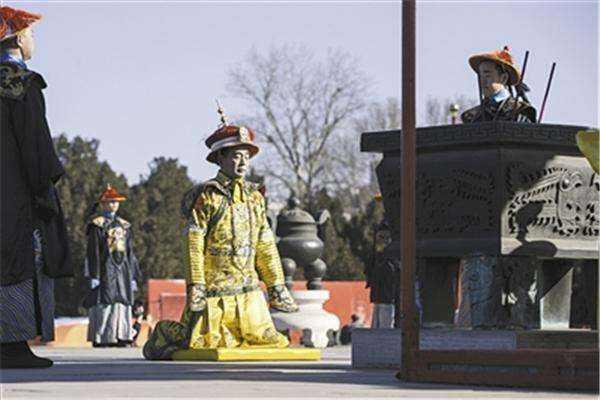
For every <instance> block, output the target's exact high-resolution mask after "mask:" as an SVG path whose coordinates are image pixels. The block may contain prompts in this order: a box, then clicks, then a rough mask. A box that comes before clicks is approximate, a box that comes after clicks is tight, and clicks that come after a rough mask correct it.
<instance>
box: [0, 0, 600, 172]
mask: <svg viewBox="0 0 600 400" xmlns="http://www.w3.org/2000/svg"><path fill="white" fill-rule="evenodd" d="M4 4H6V5H10V6H14V7H19V8H25V9H28V10H30V11H34V12H39V13H41V14H43V15H44V17H45V18H44V20H43V21H42V22H41V23H40V24H39V25H38V26H37V27H36V30H35V36H36V45H37V51H36V54H35V56H34V59H33V60H32V61H31V62H30V67H31V68H32V69H35V70H37V71H39V72H41V73H42V74H43V75H44V76H45V78H46V80H47V82H48V84H49V87H48V89H47V90H46V98H47V103H48V120H49V123H50V126H51V128H52V130H53V132H54V134H59V133H62V132H65V133H67V134H68V135H69V136H74V135H81V136H84V137H95V138H98V139H100V141H101V147H100V153H101V157H102V158H103V159H106V160H108V161H109V162H110V164H111V166H112V167H113V168H114V169H115V170H117V171H118V172H122V173H124V174H125V175H126V176H127V177H128V179H129V180H130V183H134V182H137V181H138V179H139V176H140V174H147V173H148V163H149V162H150V161H151V159H152V158H153V157H155V156H167V157H177V158H179V160H180V161H181V162H182V163H183V164H185V165H187V166H188V167H189V169H190V175H191V176H192V177H193V178H194V179H196V180H203V179H207V178H209V177H210V176H211V175H213V174H214V172H215V169H214V168H213V167H212V166H209V165H207V163H206V162H205V161H204V158H205V156H206V149H205V148H204V143H203V142H204V139H205V138H206V136H207V135H208V134H210V133H211V132H212V131H213V130H214V129H215V128H216V126H217V122H218V120H217V116H216V113H215V106H214V99H215V98H219V99H221V101H222V102H223V103H224V104H225V106H226V110H227V111H228V114H231V115H232V116H234V115H236V114H244V113H245V111H246V110H245V107H246V105H245V104H244V103H242V102H241V101H239V100H238V99H235V98H232V97H230V96H228V95H227V91H226V87H225V83H226V81H227V69H228V68H229V67H230V66H231V65H233V64H234V63H236V62H240V61H242V60H243V59H244V57H245V55H246V53H247V52H248V50H249V49H250V48H251V47H252V46H255V47H257V48H258V49H259V50H265V51H266V50H267V49H268V48H269V47H270V46H271V45H278V44H284V43H298V44H305V45H307V46H308V47H310V48H312V49H314V51H315V52H316V53H317V55H324V54H325V53H326V51H327V49H328V48H332V47H333V48H336V47H339V48H342V49H344V50H346V51H348V52H350V53H351V54H353V55H355V56H357V57H358V58H359V60H360V65H359V67H360V68H362V69H363V70H364V71H365V72H366V73H367V74H369V75H370V76H371V77H372V78H373V79H374V82H375V86H374V87H373V98H372V100H375V101H381V100H384V99H385V98H386V97H389V96H399V93H400V81H401V75H400V72H401V71H400V65H401V59H400V54H401V48H400V46H401V36H400V32H401V29H400V21H401V11H400V10H401V4H400V3H399V2H368V3H367V2H285V3H284V2H269V3H266V2H262V3H257V2H250V1H244V2H236V3H231V2H229V3H228V2H224V1H223V2H218V3H216V2H143V1H140V2H131V1H129V2H119V1H112V2H104V1H94V2H85V1H58V2H56V1H43V2H41V1H40V2H33V1H30V2H18V1H4ZM417 18H418V20H417V29H418V33H417V35H418V36H417V41H418V43H417V45H418V51H417V53H418V60H417V63H418V65H417V79H418V81H417V92H418V99H417V113H418V114H419V123H421V124H422V121H423V120H422V116H423V115H422V112H423V110H424V103H425V101H426V99H427V98H428V97H438V98H446V97H450V96H453V95H457V94H466V95H469V96H473V97H475V96H476V90H477V87H476V80H475V75H474V73H473V72H472V71H471V70H470V69H469V67H468V65H467V58H468V57H469V56H470V55H471V54H474V53H479V52H483V51H488V50H493V49H497V48H500V47H502V46H503V45H505V44H509V45H510V46H511V48H512V51H513V54H514V55H515V56H516V58H517V61H518V63H519V65H520V64H521V62H522V57H523V55H524V53H525V50H527V49H529V50H530V51H531V55H530V63H529V65H528V68H527V77H526V82H527V83H528V84H529V85H530V86H531V87H532V89H533V92H532V93H531V95H530V99H531V100H532V102H533V103H534V105H535V106H537V107H539V105H540V103H541V100H542V97H543V92H544V89H545V85H546V79H547V76H548V73H549V70H550V65H551V63H552V62H553V61H556V62H557V64H558V65H557V70H556V75H555V78H554V82H553V87H552V92H551V96H550V100H549V104H548V106H547V109H546V113H545V116H544V120H545V122H549V123H551V122H554V123H572V124H581V125H591V126H598V91H599V88H598V85H599V80H598V2H596V1H594V2H576V1H568V2H567V1H564V2H550V1H544V2H523V1H521V2H514V1H513V2H506V1H504V2H474V1H468V2H466V1H463V2H452V1H444V2H433V1H428V2H419V3H418V9H417ZM259 134H260V132H259ZM347 134H351V135H356V140H357V141H358V140H359V134H360V132H348V133H347Z"/></svg>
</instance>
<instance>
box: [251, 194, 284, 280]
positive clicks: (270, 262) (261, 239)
mask: <svg viewBox="0 0 600 400" xmlns="http://www.w3.org/2000/svg"><path fill="white" fill-rule="evenodd" d="M260 200H261V205H260V207H261V211H260V220H261V223H260V230H259V233H258V243H257V245H256V269H257V271H258V275H259V276H260V279H261V280H262V281H263V282H264V283H265V284H266V285H267V287H271V286H275V285H283V284H284V282H285V281H284V276H283V268H282V267H281V259H280V258H279V251H278V250H277V246H276V245H275V235H273V231H272V230H271V227H270V226H269V222H268V221H267V215H266V210H265V205H264V204H265V203H264V198H263V197H262V195H260Z"/></svg>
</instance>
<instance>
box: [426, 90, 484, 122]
mask: <svg viewBox="0 0 600 400" xmlns="http://www.w3.org/2000/svg"><path fill="white" fill-rule="evenodd" d="M453 104H456V105H458V107H459V114H460V113H461V112H463V111H465V110H467V109H469V108H471V107H474V106H476V105H477V104H478V101H477V99H475V98H471V97H468V96H465V95H464V94H463V95H456V96H454V97H449V98H446V99H441V100H440V99H435V98H431V97H430V98H428V99H427V101H426V102H425V125H426V126H435V125H446V124H450V123H451V119H450V106H451V105H453ZM458 121H460V119H458Z"/></svg>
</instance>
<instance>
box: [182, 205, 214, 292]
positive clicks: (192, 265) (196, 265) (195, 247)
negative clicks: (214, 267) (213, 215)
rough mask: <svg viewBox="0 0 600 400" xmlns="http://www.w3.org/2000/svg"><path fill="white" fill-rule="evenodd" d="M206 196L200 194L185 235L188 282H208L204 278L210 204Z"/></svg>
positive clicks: (189, 283)
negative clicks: (207, 202)
mask: <svg viewBox="0 0 600 400" xmlns="http://www.w3.org/2000/svg"><path fill="white" fill-rule="evenodd" d="M206 201H207V199H206V197H205V195H204V193H203V194H201V195H200V198H199V199H198V201H197V203H196V205H195V206H194V208H193V209H192V215H191V216H190V218H189V221H188V225H187V227H186V232H185V235H184V252H185V259H186V265H187V283H188V285H191V284H199V283H200V284H206V280H205V278H204V239H205V236H206V233H207V226H208V220H209V216H208V214H209V213H208V204H206Z"/></svg>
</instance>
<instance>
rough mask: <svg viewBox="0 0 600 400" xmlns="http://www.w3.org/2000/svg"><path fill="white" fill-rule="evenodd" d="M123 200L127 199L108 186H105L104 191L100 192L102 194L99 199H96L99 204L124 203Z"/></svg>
mask: <svg viewBox="0 0 600 400" xmlns="http://www.w3.org/2000/svg"><path fill="white" fill-rule="evenodd" d="M125 200H127V197H125V196H123V195H122V194H120V193H119V192H117V191H116V189H114V188H113V187H112V186H110V184H108V185H106V189H104V192H102V194H101V195H100V198H99V199H98V201H99V202H103V201H125Z"/></svg>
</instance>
